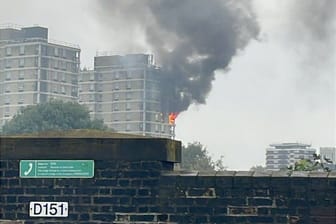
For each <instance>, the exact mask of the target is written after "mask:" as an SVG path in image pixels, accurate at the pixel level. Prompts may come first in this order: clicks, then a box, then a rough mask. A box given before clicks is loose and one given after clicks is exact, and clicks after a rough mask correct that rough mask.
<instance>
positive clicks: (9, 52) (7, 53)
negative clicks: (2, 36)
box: [6, 47, 12, 56]
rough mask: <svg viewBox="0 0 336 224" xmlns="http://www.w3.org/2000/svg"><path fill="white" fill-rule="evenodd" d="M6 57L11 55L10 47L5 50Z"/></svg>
mask: <svg viewBox="0 0 336 224" xmlns="http://www.w3.org/2000/svg"><path fill="white" fill-rule="evenodd" d="M6 55H7V56H10V55H12V48H10V47H7V48H6Z"/></svg>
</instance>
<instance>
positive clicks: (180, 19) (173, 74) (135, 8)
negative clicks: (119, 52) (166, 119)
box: [98, 0, 259, 112]
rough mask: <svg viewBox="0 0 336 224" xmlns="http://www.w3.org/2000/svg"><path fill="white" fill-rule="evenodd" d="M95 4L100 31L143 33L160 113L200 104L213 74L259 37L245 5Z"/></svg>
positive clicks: (109, 0)
mask: <svg viewBox="0 0 336 224" xmlns="http://www.w3.org/2000/svg"><path fill="white" fill-rule="evenodd" d="M98 4H99V9H100V10H99V17H100V18H101V19H102V21H104V22H103V23H104V24H105V27H106V29H120V30H121V29H129V30H132V29H133V30H135V29H136V30H142V31H143V32H144V36H145V39H146V42H147V44H148V47H149V48H150V49H151V51H152V52H153V53H154V55H155V58H157V62H158V64H159V65H160V66H161V71H162V74H163V82H162V96H163V106H164V108H165V110H166V111H174V112H181V111H183V110H187V109H188V107H189V105H190V104H192V103H199V104H204V103H205V102H206V97H207V95H208V93H209V91H210V90H211V85H212V81H213V80H214V79H215V74H214V73H215V71H216V70H225V69H227V68H228V66H229V64H230V62H231V60H232V58H233V57H234V56H235V55H236V54H237V52H239V51H240V50H243V49H244V48H245V47H246V45H247V44H248V43H249V41H250V40H251V39H253V38H257V36H258V34H259V27H258V23H257V21H256V16H255V14H254V11H253V8H252V5H251V1H249V0H155V1H151V0H141V1H137V0H127V1H123V0H101V1H98ZM130 33H131V31H130ZM126 38H133V39H136V38H137V37H134V36H133V37H126ZM111 41H113V37H111ZM131 42H132V41H130V44H133V43H131Z"/></svg>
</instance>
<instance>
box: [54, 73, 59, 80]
mask: <svg viewBox="0 0 336 224" xmlns="http://www.w3.org/2000/svg"><path fill="white" fill-rule="evenodd" d="M54 81H58V74H57V72H55V73H54Z"/></svg>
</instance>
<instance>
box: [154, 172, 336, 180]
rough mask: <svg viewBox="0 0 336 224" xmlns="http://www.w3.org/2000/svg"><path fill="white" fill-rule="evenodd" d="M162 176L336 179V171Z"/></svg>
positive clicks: (193, 173)
mask: <svg viewBox="0 0 336 224" xmlns="http://www.w3.org/2000/svg"><path fill="white" fill-rule="evenodd" d="M161 175H162V176H199V177H204V176H213V177H218V178H220V177H254V178H258V177H281V178H286V177H293V178H298V177H299V178H336V171H332V172H323V171H264V172H254V171H213V172H204V171H195V170H192V171H187V170H177V171H168V172H167V171H165V172H162V173H161Z"/></svg>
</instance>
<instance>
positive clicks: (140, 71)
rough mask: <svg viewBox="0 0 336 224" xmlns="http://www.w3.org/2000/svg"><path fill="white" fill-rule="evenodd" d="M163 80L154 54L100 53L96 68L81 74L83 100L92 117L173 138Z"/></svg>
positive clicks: (120, 128)
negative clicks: (163, 97) (164, 102)
mask: <svg viewBox="0 0 336 224" xmlns="http://www.w3.org/2000/svg"><path fill="white" fill-rule="evenodd" d="M160 81H161V78H160V73H159V68H157V67H156V66H155V64H154V62H153V56H152V55H147V54H130V55H125V56H119V55H112V56H104V55H98V56H96V57H95V59H94V70H84V71H82V72H81V74H80V77H79V102H80V103H81V104H85V105H87V106H88V108H89V110H90V114H91V116H92V118H97V119H103V120H104V123H105V124H106V125H108V127H110V128H112V129H113V130H115V131H117V132H122V133H129V134H137V135H144V136H153V137H165V138H171V137H172V136H173V127H172V126H171V125H169V123H168V113H165V112H163V111H162V108H161V92H160Z"/></svg>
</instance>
